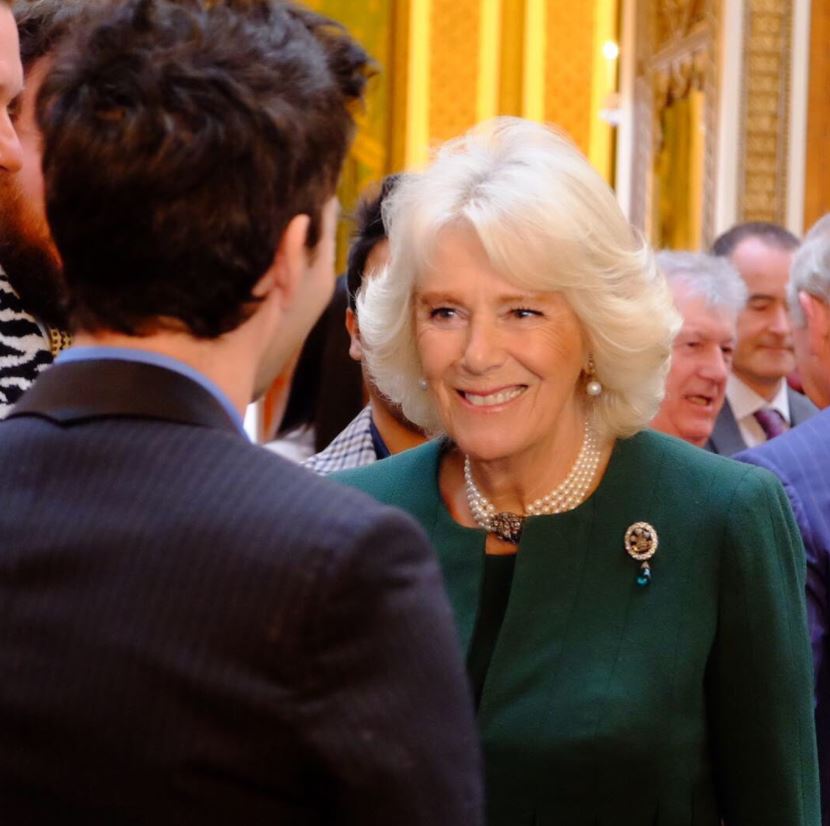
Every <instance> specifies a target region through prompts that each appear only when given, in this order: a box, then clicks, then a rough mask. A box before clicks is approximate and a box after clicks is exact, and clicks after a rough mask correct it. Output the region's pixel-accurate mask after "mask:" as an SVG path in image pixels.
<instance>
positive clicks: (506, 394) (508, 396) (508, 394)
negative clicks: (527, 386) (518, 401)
mask: <svg viewBox="0 0 830 826" xmlns="http://www.w3.org/2000/svg"><path fill="white" fill-rule="evenodd" d="M523 390H524V387H511V388H510V389H509V390H499V392H498V393H490V394H489V395H487V396H482V395H479V394H478V393H464V398H465V399H466V400H467V401H468V402H469V403H470V404H473V405H476V406H478V407H485V406H487V405H493V404H506V403H507V402H509V401H512V400H513V399H515V398H516V396H518V395H519V394H520V393H521V392H522V391H523Z"/></svg>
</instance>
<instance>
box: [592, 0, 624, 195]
mask: <svg viewBox="0 0 830 826" xmlns="http://www.w3.org/2000/svg"><path fill="white" fill-rule="evenodd" d="M616 43H617V0H595V2H594V43H593V68H592V84H591V108H590V110H589V112H588V135H589V137H588V160H589V161H590V162H591V163H592V164H593V166H594V168H595V169H596V170H597V171H598V172H599V173H600V175H602V176H603V178H605V180H606V181H608V182H609V183H610V182H611V175H612V168H613V162H612V161H613V152H614V147H613V139H614V132H613V130H612V128H611V126H610V124H608V123H606V122H605V121H604V120H602V119H601V118H600V116H599V113H600V111H601V110H602V109H603V107H604V106H605V102H606V100H607V99H608V97H609V95H610V94H611V93H612V92H614V91H615V90H616V88H617V59H616V57H612V56H611V55H606V54H605V52H604V48H605V46H606V44H616Z"/></svg>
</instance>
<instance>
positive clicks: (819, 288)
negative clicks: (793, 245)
mask: <svg viewBox="0 0 830 826" xmlns="http://www.w3.org/2000/svg"><path fill="white" fill-rule="evenodd" d="M799 293H807V294H808V295H811V296H813V298H816V299H818V300H819V301H822V302H824V303H825V304H828V305H830V233H825V234H816V235H814V236H813V237H812V238H811V239H810V240H808V241H806V242H805V243H804V245H803V246H802V247H801V249H800V250H799V251H798V252H797V253H796V254H795V257H794V258H793V265H792V268H791V270H790V287H789V298H790V313H791V314H792V316H793V320H794V321H795V323H796V326H798V327H803V326H804V325H805V323H806V321H805V318H804V310H803V308H802V306H801V302H800V301H799Z"/></svg>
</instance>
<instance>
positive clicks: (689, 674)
mask: <svg viewBox="0 0 830 826" xmlns="http://www.w3.org/2000/svg"><path fill="white" fill-rule="evenodd" d="M442 449H443V443H442V442H440V441H434V442H430V443H428V444H426V445H424V446H422V447H419V448H416V449H415V450H410V451H407V452H405V453H402V454H399V455H398V456H394V457H391V458H389V459H386V460H384V461H382V462H379V463H376V464H374V465H370V466H368V467H365V468H360V469H356V470H353V471H347V472H344V473H341V474H338V475H337V476H335V478H336V479H337V480H338V481H340V482H341V483H345V484H348V485H352V486H354V487H357V488H360V489H362V490H364V491H366V492H368V493H369V494H371V495H373V496H375V497H376V498H378V499H380V500H381V501H383V502H386V503H389V504H392V505H396V506H398V507H400V508H403V509H404V510H406V511H408V512H409V513H410V514H412V515H413V516H414V517H415V519H417V520H418V521H419V522H420V523H421V525H422V526H423V527H424V529H425V530H426V533H427V534H428V535H429V537H430V539H431V540H432V542H433V544H434V546H435V548H436V550H437V552H438V556H439V558H440V561H441V565H442V568H443V572H444V577H445V582H446V587H447V592H448V594H449V597H450V601H451V603H452V605H453V608H454V611H455V616H456V621H457V626H458V633H459V635H460V638H461V643H462V645H463V647H464V649H465V651H466V650H468V648H469V645H470V641H471V639H472V636H473V630H474V626H475V622H476V612H477V608H478V603H479V590H480V585H481V580H482V571H483V558H484V540H485V534H484V531H482V530H479V529H473V528H466V527H462V526H461V525H459V524H457V523H456V522H455V521H454V520H453V519H452V517H451V516H450V514H449V512H448V511H447V509H446V507H445V506H444V504H443V501H442V499H441V497H440V494H439V490H438V483H437V480H438V468H439V463H440V457H441V452H442ZM640 521H644V522H649V523H650V524H651V525H652V526H653V527H654V528H655V529H656V531H657V534H658V537H659V547H658V551H657V554H656V556H655V557H654V558H653V559H652V561H651V567H652V572H653V580H652V583H651V585H649V586H647V587H639V586H638V585H637V584H636V577H637V573H638V569H639V565H638V563H637V562H635V561H634V560H632V559H631V558H630V557H629V556H628V555H627V554H626V552H625V550H624V546H623V538H624V536H625V532H626V529H627V528H628V527H629V526H630V525H631V524H632V523H634V522H640ZM377 551H378V553H382V552H383V549H382V548H378V549H377ZM804 578H805V563H804V552H803V548H802V545H801V539H800V537H799V534H798V531H797V529H796V526H795V524H794V521H793V518H792V514H791V512H790V507H789V504H788V502H787V499H786V495H785V494H784V491H783V489H782V488H781V486H780V484H779V483H778V482H777V481H776V480H775V479H774V477H773V476H771V475H770V474H767V473H764V472H762V471H759V470H758V469H756V468H753V467H749V466H747V465H740V464H738V463H736V462H733V461H731V460H729V459H725V458H723V457H720V456H714V455H711V454H709V453H707V452H705V451H703V450H700V449H698V448H694V447H692V446H690V445H687V444H685V443H683V442H680V441H679V440H677V439H672V438H669V437H666V436H663V435H661V434H658V433H654V432H652V431H644V432H642V433H640V434H638V435H636V436H634V437H632V438H630V439H626V440H620V441H618V442H617V444H616V446H615V448H614V451H613V454H612V456H611V461H610V463H609V465H608V469H607V471H606V473H605V476H604V477H603V479H602V481H601V484H600V486H599V487H598V489H597V490H596V492H595V493H594V494H593V495H592V496H591V497H590V498H589V499H588V500H587V501H586V502H584V503H583V504H582V505H580V506H579V507H578V508H576V509H575V510H573V511H570V512H568V513H565V514H558V515H555V516H541V517H534V518H530V519H528V520H527V522H526V524H525V530H524V534H523V536H522V541H521V545H520V547H519V553H518V557H517V561H516V569H515V575H514V580H513V585H512V589H511V592H510V598H509V602H508V605H507V610H506V613H505V617H504V623H503V625H502V628H501V632H500V635H499V637H498V640H497V642H496V647H495V650H494V652H493V658H492V660H491V663H490V668H489V671H488V673H487V678H486V680H485V683H484V688H483V693H482V698H481V705H480V708H479V714H478V720H479V726H480V731H481V737H482V743H483V748H484V754H485V763H486V784H487V805H488V823H489V824H490V826H718V824H719V823H720V821H721V818H723V820H724V821H725V823H726V824H728V826H819V823H820V816H819V801H818V770H817V763H816V749H815V732H814V724H813V710H812V709H813V705H812V674H811V662H810V648H809V642H808V637H807V630H806V612H805V600H804ZM459 826H460V825H459Z"/></svg>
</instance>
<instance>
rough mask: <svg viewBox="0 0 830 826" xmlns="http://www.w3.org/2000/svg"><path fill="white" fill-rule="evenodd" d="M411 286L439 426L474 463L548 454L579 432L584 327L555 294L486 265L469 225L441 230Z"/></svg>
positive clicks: (423, 362)
mask: <svg viewBox="0 0 830 826" xmlns="http://www.w3.org/2000/svg"><path fill="white" fill-rule="evenodd" d="M430 263H431V266H429V267H428V268H426V269H425V271H424V272H423V273H421V275H420V277H419V279H418V283H417V285H416V289H415V302H414V306H415V336H416V341H417V347H418V353H419V356H420V359H421V366H422V369H423V375H424V378H425V379H426V381H427V383H428V385H429V392H431V393H432V394H433V398H434V400H435V405H436V408H437V410H438V413H439V416H440V418H441V421H442V424H443V426H444V429H445V430H446V432H447V434H448V435H449V436H450V438H451V439H452V440H453V441H454V442H455V443H456V444H457V445H458V447H459V449H460V450H461V451H462V452H463V453H465V454H467V455H469V456H470V457H471V458H473V459H477V460H479V461H495V460H502V459H512V458H519V457H521V456H534V455H537V454H538V455H539V456H547V457H549V456H551V451H552V450H553V449H554V446H555V445H556V443H557V441H558V440H559V438H561V437H562V435H563V434H562V430H563V428H564V430H565V431H574V430H575V431H576V432H575V433H574V435H575V436H576V438H577V439H579V438H581V428H582V421H583V417H584V413H583V407H582V393H581V390H580V387H579V385H580V381H579V379H580V374H581V373H582V370H583V368H584V367H585V365H586V362H587V351H586V348H585V344H584V337H583V334H582V328H581V325H580V323H579V320H578V319H577V317H576V314H575V313H574V312H573V310H572V309H571V308H570V306H569V305H568V303H567V301H566V300H565V299H564V298H563V296H562V295H561V294H559V293H555V292H532V291H527V290H524V289H522V288H521V287H517V286H516V285H515V284H513V283H511V282H510V281H508V280H506V279H505V278H504V277H503V276H502V275H500V274H499V273H498V272H497V271H496V270H495V269H494V268H493V266H492V265H491V264H490V262H489V261H488V259H487V256H486V254H485V252H484V250H483V248H482V246H481V243H480V242H479V241H478V239H477V237H476V236H475V235H474V234H473V232H472V231H470V230H465V229H463V228H452V229H447V230H444V231H443V232H442V233H441V236H440V239H439V241H438V243H437V244H436V248H435V252H434V254H433V256H432V258H431V261H430Z"/></svg>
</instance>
